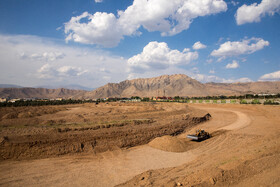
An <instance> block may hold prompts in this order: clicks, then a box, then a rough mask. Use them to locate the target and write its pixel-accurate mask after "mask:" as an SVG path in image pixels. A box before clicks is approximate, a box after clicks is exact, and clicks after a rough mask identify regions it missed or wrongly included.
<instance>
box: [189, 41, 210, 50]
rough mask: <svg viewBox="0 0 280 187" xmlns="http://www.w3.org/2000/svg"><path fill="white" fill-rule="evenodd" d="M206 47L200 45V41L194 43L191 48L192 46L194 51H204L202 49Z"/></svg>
mask: <svg viewBox="0 0 280 187" xmlns="http://www.w3.org/2000/svg"><path fill="white" fill-rule="evenodd" d="M206 47H207V46H206V45H204V44H202V43H201V42H200V41H198V42H196V43H194V44H193V46H192V48H193V49H194V50H199V49H204V48H206Z"/></svg>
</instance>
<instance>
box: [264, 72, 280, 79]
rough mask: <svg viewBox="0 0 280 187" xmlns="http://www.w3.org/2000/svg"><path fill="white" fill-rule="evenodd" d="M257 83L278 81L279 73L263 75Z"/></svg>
mask: <svg viewBox="0 0 280 187" xmlns="http://www.w3.org/2000/svg"><path fill="white" fill-rule="evenodd" d="M259 81H280V71H276V72H273V73H268V74H264V75H263V76H261V77H260V78H259Z"/></svg>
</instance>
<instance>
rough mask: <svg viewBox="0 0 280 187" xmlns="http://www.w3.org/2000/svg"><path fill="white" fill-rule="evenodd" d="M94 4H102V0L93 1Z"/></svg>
mask: <svg viewBox="0 0 280 187" xmlns="http://www.w3.org/2000/svg"><path fill="white" fill-rule="evenodd" d="M94 1H95V2H96V3H102V2H103V0H94Z"/></svg>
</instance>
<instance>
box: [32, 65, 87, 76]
mask: <svg viewBox="0 0 280 187" xmlns="http://www.w3.org/2000/svg"><path fill="white" fill-rule="evenodd" d="M37 72H38V77H39V78H42V79H51V78H54V77H55V78H60V77H78V76H81V75H82V74H84V73H87V72H88V71H87V70H84V69H82V68H80V67H73V66H62V67H56V66H54V65H50V64H45V65H43V66H42V67H41V68H40V69H39V70H38V71H37Z"/></svg>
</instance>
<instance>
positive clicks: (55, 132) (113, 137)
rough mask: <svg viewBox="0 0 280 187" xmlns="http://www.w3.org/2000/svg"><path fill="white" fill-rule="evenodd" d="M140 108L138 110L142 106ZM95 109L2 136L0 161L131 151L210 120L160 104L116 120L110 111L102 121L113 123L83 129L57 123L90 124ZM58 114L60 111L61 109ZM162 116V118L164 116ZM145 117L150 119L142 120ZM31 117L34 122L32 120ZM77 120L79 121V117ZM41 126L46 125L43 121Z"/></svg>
mask: <svg viewBox="0 0 280 187" xmlns="http://www.w3.org/2000/svg"><path fill="white" fill-rule="evenodd" d="M131 106H132V107H133V105H132V104H128V105H126V104H122V105H120V106H119V107H116V108H118V110H119V111H121V108H127V107H131ZM79 107H80V106H79ZM104 107H105V108H106V107H107V108H110V106H109V105H105V104H104V106H103V108H104ZM111 107H114V106H111ZM137 107H139V105H138V106H137ZM142 107H144V108H146V109H147V107H148V108H150V107H151V106H150V104H147V105H142ZM92 109H93V108H88V110H85V109H82V108H81V109H79V108H78V109H77V107H76V108H72V109H68V110H66V111H61V112H58V113H56V114H52V116H53V118H49V119H52V121H53V123H54V125H51V126H50V127H48V126H46V125H44V126H39V127H38V126H36V125H35V126H36V128H35V127H25V128H23V129H22V130H23V131H24V130H25V131H24V133H20V131H21V129H17V133H16V134H9V135H8V136H2V137H4V138H3V140H2V141H1V144H0V156H1V157H0V159H1V160H6V159H37V158H48V157H56V156H59V155H67V154H74V153H100V152H105V151H108V150H116V149H120V148H129V147H134V146H137V145H143V144H147V143H149V142H150V141H151V140H152V139H154V138H156V137H160V136H164V135H171V136H174V135H178V134H180V133H182V132H183V131H184V130H185V129H187V128H191V127H193V126H194V125H197V124H199V123H201V122H203V121H206V120H208V118H207V117H203V116H201V117H197V116H194V115H195V114H193V113H190V111H188V110H187V108H186V107H185V106H184V107H181V108H180V106H179V109H178V107H177V109H176V107H174V108H172V107H171V108H170V107H163V105H160V104H159V105H156V106H155V107H154V108H153V109H151V108H150V109H151V110H150V112H144V111H143V112H142V113H141V111H140V112H139V114H138V115H137V113H136V114H135V113H129V112H126V111H127V110H124V111H123V113H120V114H117V113H116V115H119V116H116V115H114V114H113V111H111V109H109V111H110V112H108V111H107V110H106V111H105V112H104V113H103V114H104V116H102V118H103V119H104V118H105V117H107V118H108V119H107V121H108V122H110V123H103V124H95V123H92V124H91V123H87V124H84V125H82V126H79V125H78V126H75V125H73V124H69V125H68V126H67V122H65V123H66V124H65V123H63V124H62V125H59V124H57V123H56V122H57V121H59V120H61V117H60V115H61V114H65V115H66V116H65V120H67V115H68V116H72V115H74V116H81V115H83V116H87V118H88V119H89V121H90V119H91V117H90V113H92ZM32 110H33V109H32ZM56 110H57V111H59V109H56ZM95 110H98V109H95ZM89 111H90V113H89ZM12 112H15V111H12ZM27 112H28V111H27ZM94 114H95V112H93V115H92V117H94ZM110 114H111V115H110ZM161 114H162V115H163V116H161ZM121 115H126V116H127V118H128V120H125V121H124V120H123V118H122V117H121ZM143 115H144V116H146V118H147V117H148V118H147V119H143V117H144V116H143ZM4 116H5V115H4ZM18 116H19V115H18ZM36 116H39V118H37V121H40V119H41V118H42V117H43V116H41V115H36ZM28 117H29V118H30V119H31V121H32V119H34V117H33V116H28ZM19 118H20V117H17V118H16V120H19ZM74 118H75V117H74ZM139 118H142V119H139ZM77 119H79V117H78V118H77ZM111 119H115V121H113V122H112V120H111ZM116 119H117V120H116ZM10 120H11V119H10ZM41 120H42V119H41ZM92 120H93V121H94V119H92ZM95 120H96V119H95ZM35 121H36V120H35ZM69 121H73V119H69ZM10 122H11V124H14V122H13V121H10ZM78 122H79V121H78ZM42 123H43V124H44V120H43V121H42ZM6 126H7V124H6ZM53 126H55V127H53ZM26 128H27V129H26ZM34 128H35V129H37V131H38V132H37V133H34V132H32V129H34ZM28 129H30V132H29V133H28V132H26V130H28ZM38 129H39V130H38ZM42 129H44V130H42ZM6 130H7V129H6ZM2 134H3V133H2Z"/></svg>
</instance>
